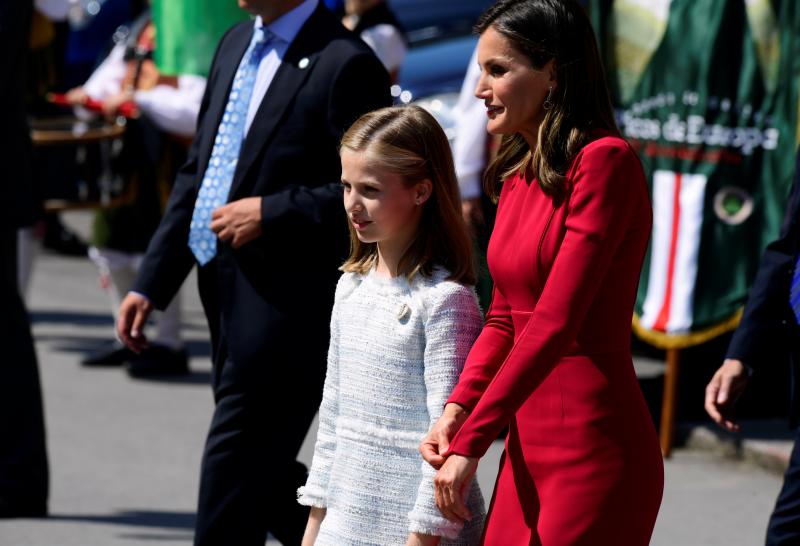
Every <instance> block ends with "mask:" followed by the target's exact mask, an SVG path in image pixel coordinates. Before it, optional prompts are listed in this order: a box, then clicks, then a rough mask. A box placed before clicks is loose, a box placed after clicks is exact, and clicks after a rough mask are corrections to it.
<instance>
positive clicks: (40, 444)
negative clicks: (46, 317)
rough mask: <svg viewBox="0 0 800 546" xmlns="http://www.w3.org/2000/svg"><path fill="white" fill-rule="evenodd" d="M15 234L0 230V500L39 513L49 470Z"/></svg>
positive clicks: (34, 358)
mask: <svg viewBox="0 0 800 546" xmlns="http://www.w3.org/2000/svg"><path fill="white" fill-rule="evenodd" d="M16 256H17V233H16V230H15V229H6V228H3V229H2V233H0V374H1V375H0V501H1V503H2V504H6V505H7V506H8V507H9V508H11V509H15V510H21V511H25V512H29V511H32V512H45V511H46V508H47V494H48V485H49V484H48V482H49V474H48V467H47V451H46V448H45V430H44V412H43V409H42V392H41V388H40V386H39V370H38V366H37V362H36V352H35V350H34V347H33V339H32V337H31V330H30V324H29V322H28V314H27V311H26V310H25V306H24V305H23V303H22V300H21V298H20V295H19V290H18V286H17V259H16Z"/></svg>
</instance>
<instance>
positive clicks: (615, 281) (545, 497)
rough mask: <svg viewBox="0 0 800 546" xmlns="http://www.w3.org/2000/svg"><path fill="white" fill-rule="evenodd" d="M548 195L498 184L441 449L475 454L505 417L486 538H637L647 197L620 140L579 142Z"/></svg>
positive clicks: (649, 461)
mask: <svg viewBox="0 0 800 546" xmlns="http://www.w3.org/2000/svg"><path fill="white" fill-rule="evenodd" d="M567 178H568V180H569V182H570V183H571V184H572V188H573V190H572V191H571V193H570V194H569V196H568V197H567V198H566V199H565V200H564V202H563V203H562V204H561V206H558V207H557V206H554V203H553V201H552V199H550V198H549V197H548V196H547V195H546V194H545V193H544V192H542V190H541V188H540V187H539V185H538V183H537V182H536V181H535V180H534V181H533V182H531V183H530V184H528V183H526V181H525V179H524V178H523V177H519V176H516V177H512V178H510V179H509V180H507V181H506V182H505V184H504V185H503V189H502V192H501V194H500V203H499V208H498V212H497V221H496V224H495V228H494V232H493V233H492V238H491V241H490V243H489V268H490V270H491V273H492V277H493V279H494V282H495V290H494V296H493V300H492V304H491V307H490V309H489V313H488V315H487V319H486V325H485V326H484V329H483V331H482V332H481V335H480V337H479V338H478V340H477V341H476V342H475V345H474V347H473V348H472V351H471V352H470V354H469V357H468V359H467V363H466V366H465V369H464V372H463V373H462V375H461V379H460V381H459V383H458V385H457V387H456V389H455V390H454V392H453V394H452V396H451V398H450V400H449V401H450V402H456V403H458V404H461V405H463V406H465V407H467V408H469V409H471V413H470V415H469V418H468V419H467V420H466V422H465V423H464V425H463V427H462V428H461V429H460V430H459V432H458V434H456V436H455V437H454V439H453V441H452V443H451V445H450V452H451V453H457V454H459V455H465V456H470V457H481V456H483V455H484V453H485V452H486V450H487V449H488V448H489V445H490V444H491V443H492V441H493V440H494V439H495V438H497V436H498V434H499V433H500V431H501V430H502V428H503V427H504V426H505V425H509V434H508V437H507V439H506V446H505V447H506V450H505V453H504V455H503V459H502V461H501V463H500V471H499V475H498V478H497V483H496V485H495V492H494V495H493V498H492V503H491V506H490V510H489V515H488V518H487V522H486V529H485V531H484V540H483V544H485V545H488V546H515V545H526V546H528V545H541V546H567V545H569V546H577V545H587V546H644V545H646V544H648V543H649V540H650V535H651V533H652V531H653V526H654V525H655V521H656V515H657V514H658V508H659V506H660V504H661V495H662V492H663V485H664V467H663V462H662V459H661V452H660V449H659V445H658V439H657V437H656V433H655V428H654V427H653V423H652V420H651V417H650V415H649V413H648V410H647V407H646V405H645V402H644V398H643V396H642V393H641V390H640V389H639V385H638V382H637V380H636V375H635V373H634V370H633V364H632V360H631V353H630V332H631V316H632V313H633V304H634V299H635V296H636V288H637V284H638V282H639V273H640V270H641V266H642V260H643V258H644V254H645V250H646V247H647V242H648V240H649V237H650V230H651V224H652V210H651V206H650V199H649V196H648V192H647V186H646V183H645V179H644V174H643V172H642V168H641V165H640V163H639V160H638V158H637V157H636V155H635V153H634V152H633V151H632V150H631V148H630V147H629V146H628V144H627V143H626V142H625V141H624V140H622V139H620V138H617V137H611V136H603V137H602V138H599V139H597V140H595V141H593V142H591V143H589V144H587V145H586V146H585V147H584V148H583V150H582V151H581V152H580V153H579V154H578V156H577V157H576V159H575V161H574V162H573V164H572V166H571V168H570V170H569V172H568V173H567Z"/></svg>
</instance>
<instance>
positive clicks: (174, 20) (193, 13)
mask: <svg viewBox="0 0 800 546" xmlns="http://www.w3.org/2000/svg"><path fill="white" fill-rule="evenodd" d="M151 9H152V13H153V22H154V24H155V26H156V49H155V62H156V66H158V69H159V70H160V71H161V72H163V73H164V74H171V75H177V74H198V75H201V76H206V75H208V69H209V67H210V66H211V59H212V58H213V56H214V51H215V50H216V48H217V43H218V42H219V39H220V38H222V35H223V34H224V33H225V31H226V30H228V29H229V28H230V27H231V26H233V25H234V24H235V23H238V22H239V21H243V20H245V19H247V18H248V17H249V15H248V14H247V12H246V11H244V10H243V9H241V8H240V7H239V6H238V5H237V3H236V1H235V0H152V8H151Z"/></svg>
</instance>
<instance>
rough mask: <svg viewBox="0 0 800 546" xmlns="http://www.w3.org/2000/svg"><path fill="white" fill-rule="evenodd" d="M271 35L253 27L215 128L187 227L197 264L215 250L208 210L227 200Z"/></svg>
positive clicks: (209, 257)
mask: <svg viewBox="0 0 800 546" xmlns="http://www.w3.org/2000/svg"><path fill="white" fill-rule="evenodd" d="M271 38H272V34H271V33H270V32H269V31H268V30H265V29H263V28H256V29H255V31H254V34H253V39H252V41H251V42H250V47H248V48H247V51H246V52H245V54H244V56H243V57H242V62H241V63H240V64H239V68H238V69H237V70H236V76H234V78H233V85H232V86H231V91H230V94H229V95H228V103H227V104H226V105H225V113H224V114H223V116H222V121H221V122H220V124H219V128H218V129H217V136H216V138H215V139H214V147H213V149H212V150H211V157H210V159H209V160H208V167H206V172H205V174H204V175H203V183H202V184H201V186H200V191H199V192H198V194H197V200H196V201H195V203H194V212H192V223H191V225H190V227H189V248H190V249H191V251H192V254H194V256H195V258H197V261H198V263H199V264H200V265H205V264H207V263H208V262H209V261H211V259H212V258H213V257H214V256H215V255H216V253H217V236H216V234H215V233H214V232H213V231H211V211H212V210H214V209H215V208H218V207H220V206H222V205H223V204H224V203H225V202H227V200H228V193H229V192H230V189H231V183H232V182H233V174H234V172H236V163H237V162H238V160H239V150H240V149H241V147H242V141H243V140H244V129H245V121H246V119H247V110H248V108H249V107H250V97H251V96H252V94H253V86H254V85H255V82H256V74H257V73H258V65H259V64H260V62H261V58H262V56H263V55H264V51H265V49H266V45H267V44H268V43H269V41H270V39H271Z"/></svg>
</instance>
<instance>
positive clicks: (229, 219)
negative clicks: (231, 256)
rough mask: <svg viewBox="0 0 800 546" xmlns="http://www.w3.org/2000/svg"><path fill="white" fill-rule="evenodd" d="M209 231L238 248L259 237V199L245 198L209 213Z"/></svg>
mask: <svg viewBox="0 0 800 546" xmlns="http://www.w3.org/2000/svg"><path fill="white" fill-rule="evenodd" d="M211 230H212V231H213V232H214V233H216V234H217V237H219V239H220V240H221V241H225V242H226V243H230V245H231V246H232V247H233V248H239V247H241V246H243V245H245V244H247V243H249V242H250V241H252V240H254V239H256V238H258V237H260V236H261V197H245V198H244V199H239V200H238V201H232V202H230V203H228V204H227V205H223V206H221V207H219V208H217V209H214V210H213V211H212V212H211Z"/></svg>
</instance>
